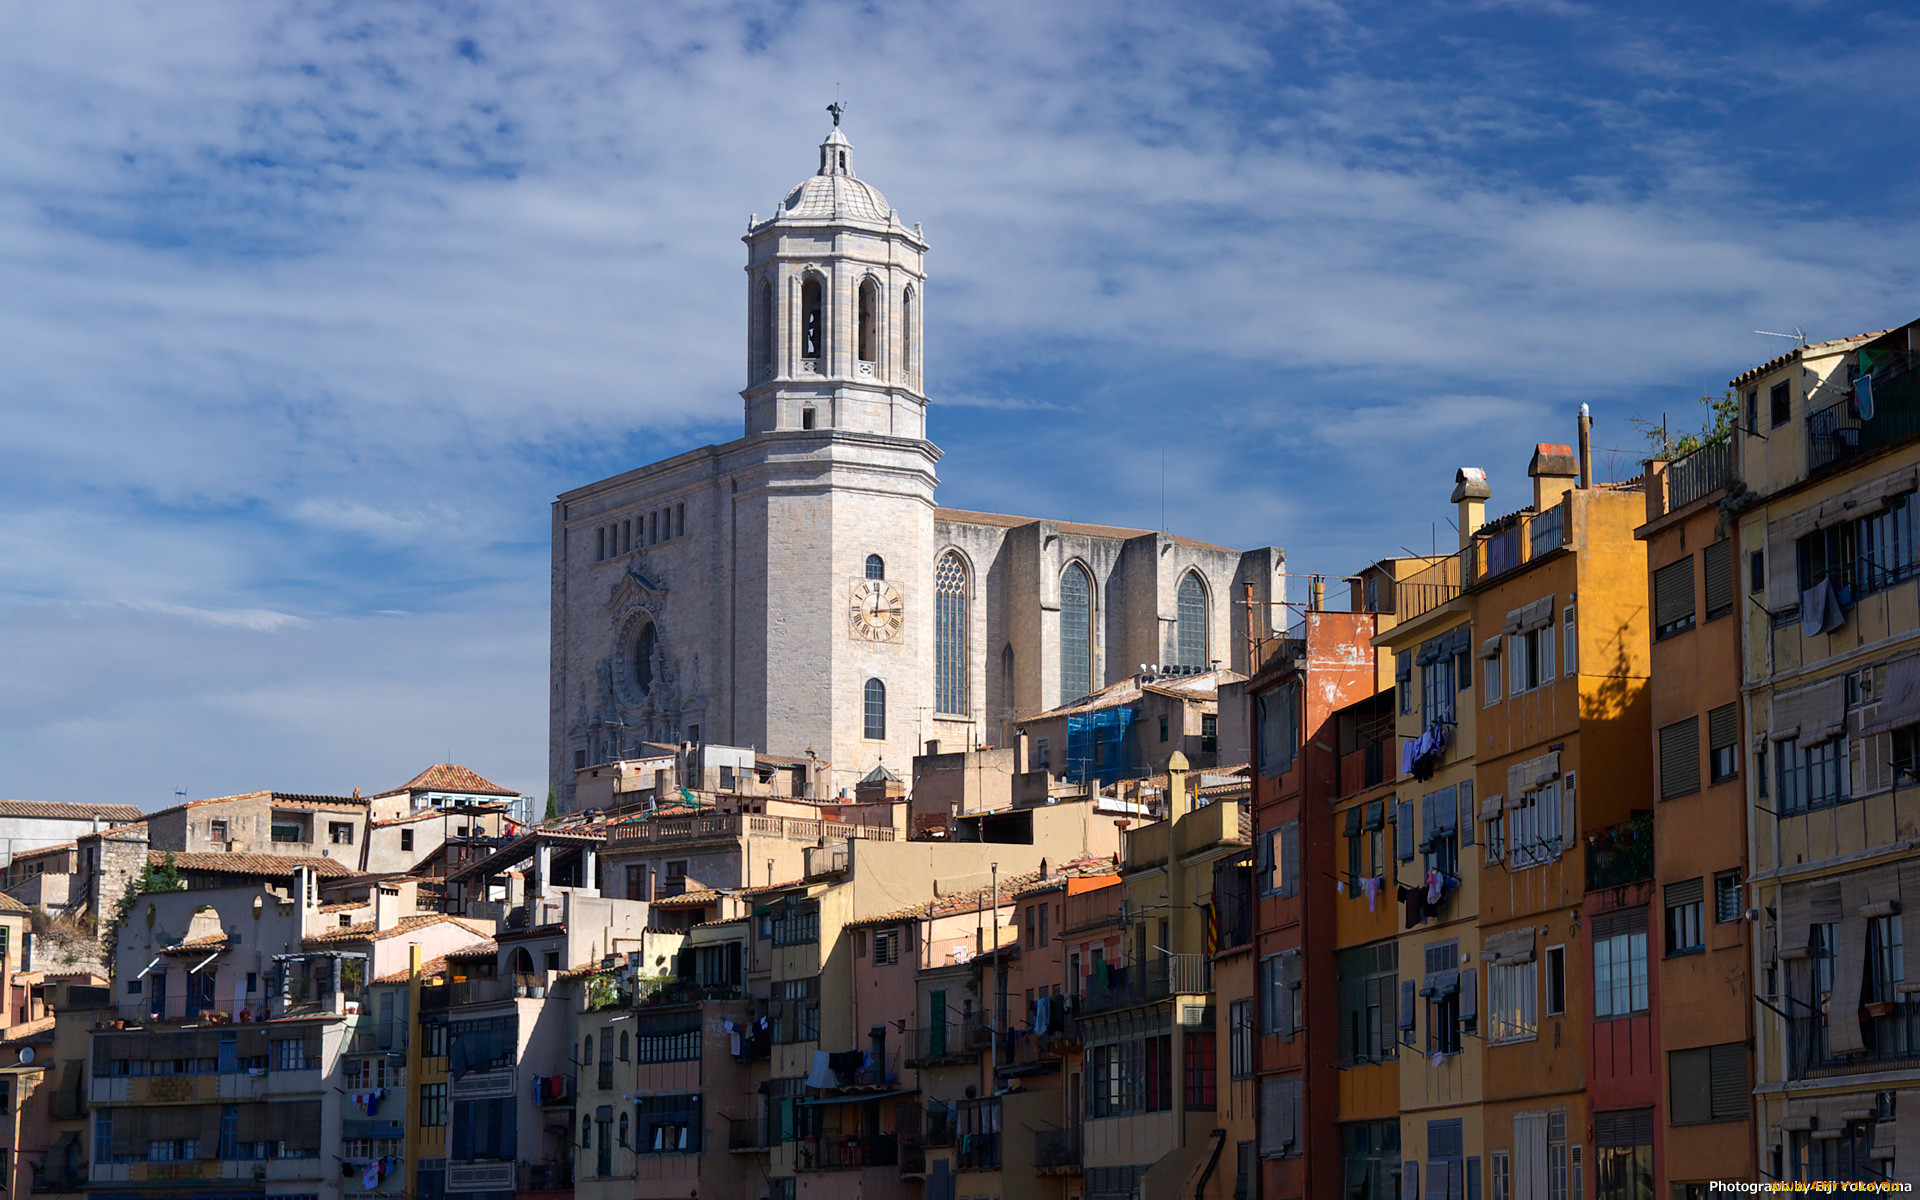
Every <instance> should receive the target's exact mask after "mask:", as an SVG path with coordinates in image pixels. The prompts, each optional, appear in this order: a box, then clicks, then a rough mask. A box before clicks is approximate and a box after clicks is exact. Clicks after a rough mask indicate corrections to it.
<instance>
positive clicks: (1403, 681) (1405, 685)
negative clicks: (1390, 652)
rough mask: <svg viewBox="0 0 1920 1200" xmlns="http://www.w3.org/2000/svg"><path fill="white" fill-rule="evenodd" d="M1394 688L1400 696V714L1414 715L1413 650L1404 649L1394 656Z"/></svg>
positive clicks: (1404, 715)
mask: <svg viewBox="0 0 1920 1200" xmlns="http://www.w3.org/2000/svg"><path fill="white" fill-rule="evenodd" d="M1393 664H1394V665H1393V672H1394V675H1393V677H1394V685H1395V687H1394V690H1395V691H1396V692H1398V693H1399V696H1400V715H1401V716H1403V717H1406V716H1412V715H1413V651H1411V650H1402V651H1401V652H1400V653H1399V654H1397V655H1395V656H1394V660H1393Z"/></svg>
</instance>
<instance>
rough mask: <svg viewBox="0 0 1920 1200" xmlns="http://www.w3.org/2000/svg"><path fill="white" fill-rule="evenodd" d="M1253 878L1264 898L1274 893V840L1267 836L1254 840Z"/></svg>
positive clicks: (1257, 889)
mask: <svg viewBox="0 0 1920 1200" xmlns="http://www.w3.org/2000/svg"><path fill="white" fill-rule="evenodd" d="M1253 878H1254V882H1255V884H1256V888H1255V890H1256V891H1258V892H1259V893H1260V894H1261V895H1262V896H1265V895H1267V894H1268V893H1270V892H1272V891H1273V839H1272V838H1270V837H1267V836H1265V835H1262V836H1260V837H1257V838H1255V839H1253Z"/></svg>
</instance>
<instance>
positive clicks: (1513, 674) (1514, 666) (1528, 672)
mask: <svg viewBox="0 0 1920 1200" xmlns="http://www.w3.org/2000/svg"><path fill="white" fill-rule="evenodd" d="M1554 640H1555V638H1554V631H1553V621H1552V614H1551V613H1549V614H1548V620H1547V626H1546V628H1544V629H1534V630H1529V631H1528V632H1526V633H1516V634H1513V635H1511V636H1509V637H1508V638H1507V692H1508V693H1509V694H1510V695H1514V696H1518V695H1519V694H1520V693H1522V692H1530V691H1532V690H1533V689H1534V688H1537V687H1539V686H1540V685H1541V684H1543V683H1551V682H1553V643H1554Z"/></svg>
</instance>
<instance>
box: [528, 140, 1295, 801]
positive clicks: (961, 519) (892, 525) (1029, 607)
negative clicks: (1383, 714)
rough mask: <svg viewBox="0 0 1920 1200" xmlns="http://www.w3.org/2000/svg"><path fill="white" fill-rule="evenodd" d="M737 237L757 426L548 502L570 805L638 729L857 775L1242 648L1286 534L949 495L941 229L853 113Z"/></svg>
mask: <svg viewBox="0 0 1920 1200" xmlns="http://www.w3.org/2000/svg"><path fill="white" fill-rule="evenodd" d="M743 240H744V241H745V242H746V245H747V263H746V284H747V287H746V335H747V337H746V345H747V355H746V387H745V388H744V389H743V390H742V391H741V393H740V395H741V397H742V398H743V399H744V400H745V413H746V428H745V432H744V436H742V437H740V438H738V439H736V440H734V441H731V442H728V443H726V444H724V445H719V446H705V447H702V448H700V449H697V450H692V451H688V452H687V453H684V454H679V455H676V456H674V457H672V458H668V459H665V460H663V461H661V462H656V463H651V464H649V465H647V466H643V467H636V468H635V469H633V470H631V471H627V472H625V473H624V474H620V475H616V476H614V477H612V478H610V479H603V480H601V481H600V482H598V483H592V484H588V485H586V486H585V487H581V488H578V489H575V490H573V491H570V492H567V493H565V494H564V495H562V496H560V497H559V498H558V499H557V500H556V501H555V502H554V505H553V576H552V589H553V609H552V622H553V628H552V651H551V653H552V682H551V694H550V696H549V705H550V710H549V712H550V724H549V768H548V769H549V773H550V777H551V778H550V786H551V787H552V789H553V792H554V794H555V796H557V797H558V798H559V799H560V800H561V803H562V807H567V808H570V807H571V802H572V798H573V781H574V777H575V772H576V771H577V770H579V769H581V768H583V767H588V766H593V765H597V764H600V763H604V762H609V761H613V760H615V759H619V758H622V757H627V756H630V755H631V754H632V753H634V752H635V751H636V750H637V749H638V747H639V745H640V744H641V743H643V742H678V741H683V740H684V741H694V742H699V741H708V742H717V743H722V744H726V745H735V746H750V747H754V748H756V749H758V750H760V751H762V752H764V753H772V754H783V755H799V754H802V753H805V752H807V751H812V752H814V753H815V754H817V755H819V756H820V757H822V758H825V759H828V760H830V762H831V764H832V775H831V779H832V782H833V787H834V789H835V790H836V791H837V790H838V789H841V788H851V787H852V785H853V784H854V782H856V781H857V780H858V779H860V778H861V777H862V776H864V775H866V774H868V773H869V772H871V771H872V770H873V769H874V768H875V767H879V766H885V767H887V768H888V769H890V770H892V771H894V772H895V773H896V774H898V775H900V776H902V777H903V778H904V777H905V776H906V774H907V771H908V769H909V767H910V764H911V760H912V758H913V756H914V755H915V754H918V753H921V752H922V750H923V748H924V747H925V745H926V744H927V743H928V742H938V743H940V745H941V747H942V748H943V749H946V750H954V749H962V748H967V747H972V746H978V745H986V744H1003V745H1004V744H1007V743H1008V740H1009V739H1010V738H1011V734H1012V729H1013V726H1014V725H1015V724H1016V723H1017V722H1018V721H1020V720H1021V719H1023V718H1025V717H1028V716H1031V715H1033V714H1036V713H1039V712H1043V711H1046V710H1048V709H1052V708H1055V707H1058V706H1060V705H1062V704H1068V703H1071V702H1073V701H1074V700H1076V699H1078V698H1080V697H1082V696H1085V695H1086V694H1088V693H1089V692H1092V691H1094V690H1096V689H1098V688H1101V687H1104V686H1106V685H1107V684H1109V683H1114V682H1117V681H1119V680H1121V679H1124V678H1126V677H1127V676H1128V675H1130V674H1133V673H1135V672H1137V671H1138V669H1139V667H1140V665H1141V664H1170V665H1178V666H1185V667H1192V668H1200V667H1207V666H1210V665H1213V664H1218V665H1220V666H1223V667H1233V668H1235V669H1238V670H1242V671H1244V670H1245V669H1246V664H1247V641H1248V635H1249V634H1255V635H1258V636H1261V637H1266V636H1271V634H1272V632H1273V629H1272V619H1273V618H1272V615H1271V614H1274V613H1277V612H1279V611H1281V609H1280V607H1279V602H1280V601H1283V600H1284V599H1285V569H1286V568H1285V557H1284V555H1283V553H1282V552H1281V551H1280V550H1279V549H1277V548H1274V547H1262V548H1260V549H1256V550H1249V551H1245V552H1241V551H1234V550H1229V549H1226V548H1224V547H1220V546H1213V545H1209V544H1207V543H1205V542H1199V541H1195V540H1193V539H1192V538H1185V537H1179V536H1175V535H1172V534H1168V533H1156V532H1151V531H1148V530H1140V529H1122V528H1116V527H1113V526H1108V525H1089V524H1081V523H1078V522H1072V521H1059V520H1048V519H1039V518H1033V517H1016V516H1003V515H1001V514H998V513H984V512H970V511H963V510H958V509H950V508H941V507H939V504H938V501H937V500H936V499H935V495H934V493H935V490H936V488H937V486H938V482H939V481H938V478H937V476H936V470H935V468H936V467H937V465H938V464H939V461H940V450H939V448H938V447H936V446H935V445H934V444H933V443H932V442H931V441H930V440H928V428H927V406H928V404H929V400H928V398H927V393H926V390H925V383H924V380H923V377H922V364H923V362H924V361H925V360H924V356H923V353H922V347H923V345H924V341H925V337H926V322H925V318H924V312H925V294H926V286H927V276H926V271H925V267H924V259H925V255H926V251H927V242H926V240H925V239H924V238H923V237H922V236H921V231H920V227H919V225H917V224H916V225H912V226H908V225H906V224H905V223H903V222H902V221H901V220H900V217H899V214H897V213H896V212H895V211H894V210H893V209H892V208H890V207H888V205H887V201H886V198H885V197H884V196H882V195H881V194H880V192H879V190H878V189H877V188H875V187H874V186H873V185H872V184H869V183H867V182H866V181H864V180H862V179H860V178H859V177H858V176H857V175H856V174H855V173H854V169H853V146H852V144H851V143H849V142H848V140H847V138H846V136H845V135H844V134H843V133H842V132H841V131H840V127H839V114H838V113H837V112H836V113H835V115H834V127H833V130H832V132H830V133H829V134H828V135H827V139H826V141H824V142H822V143H821V144H820V161H819V167H818V169H817V170H816V171H815V172H814V173H813V174H812V175H810V176H808V177H807V178H806V179H805V180H803V181H802V182H801V183H800V185H799V186H798V187H795V188H794V189H793V190H792V191H791V192H789V193H787V196H786V198H785V199H783V200H782V201H780V204H779V206H778V207H777V208H776V209H775V210H774V212H773V215H772V216H770V217H767V218H765V219H761V218H759V217H758V216H756V217H754V218H752V219H750V220H749V222H748V227H747V233H746V236H745V237H744V239H743ZM1249 601H1251V604H1250V605H1249V603H1248V602H1249ZM1256 626H1257V628H1256Z"/></svg>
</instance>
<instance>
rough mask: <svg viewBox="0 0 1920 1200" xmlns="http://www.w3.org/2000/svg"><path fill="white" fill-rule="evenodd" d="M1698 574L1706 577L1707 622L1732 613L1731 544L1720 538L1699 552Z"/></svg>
mask: <svg viewBox="0 0 1920 1200" xmlns="http://www.w3.org/2000/svg"><path fill="white" fill-rule="evenodd" d="M1700 572H1701V574H1703V575H1705V576H1706V580H1705V585H1706V593H1707V620H1709V621H1711V620H1713V619H1714V618H1715V617H1724V616H1726V615H1727V614H1728V613H1730V612H1732V611H1733V597H1734V584H1733V542H1732V541H1730V540H1728V539H1726V538H1722V539H1720V540H1719V541H1717V542H1714V543H1712V544H1711V545H1709V546H1708V547H1707V548H1706V549H1705V550H1702V551H1701V552H1700Z"/></svg>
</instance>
